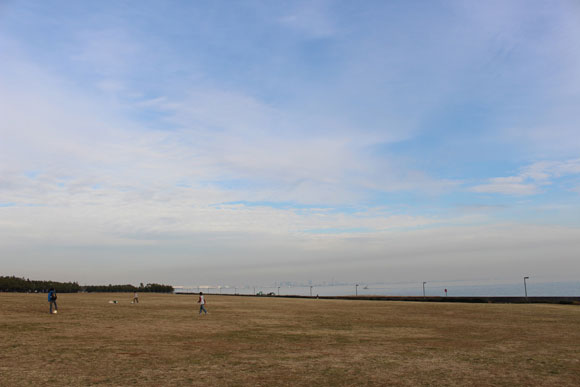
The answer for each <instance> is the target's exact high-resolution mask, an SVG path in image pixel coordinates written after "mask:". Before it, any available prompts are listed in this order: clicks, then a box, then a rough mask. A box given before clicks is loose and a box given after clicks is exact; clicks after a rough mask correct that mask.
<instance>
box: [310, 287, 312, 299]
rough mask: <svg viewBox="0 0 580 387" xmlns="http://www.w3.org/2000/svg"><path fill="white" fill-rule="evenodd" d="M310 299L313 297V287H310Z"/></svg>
mask: <svg viewBox="0 0 580 387" xmlns="http://www.w3.org/2000/svg"><path fill="white" fill-rule="evenodd" d="M310 297H312V285H310Z"/></svg>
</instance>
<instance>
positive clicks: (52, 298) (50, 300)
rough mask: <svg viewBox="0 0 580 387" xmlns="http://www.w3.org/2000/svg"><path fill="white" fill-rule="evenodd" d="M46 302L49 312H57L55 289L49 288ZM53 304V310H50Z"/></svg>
mask: <svg viewBox="0 0 580 387" xmlns="http://www.w3.org/2000/svg"><path fill="white" fill-rule="evenodd" d="M48 303H49V304H50V314H53V313H57V311H58V306H57V305H56V290H54V288H50V290H49V291H48ZM53 306H54V311H53V310H52V309H53Z"/></svg>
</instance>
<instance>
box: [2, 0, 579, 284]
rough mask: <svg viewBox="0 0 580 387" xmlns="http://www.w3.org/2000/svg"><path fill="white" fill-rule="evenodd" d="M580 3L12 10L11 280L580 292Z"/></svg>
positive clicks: (8, 125)
mask: <svg viewBox="0 0 580 387" xmlns="http://www.w3.org/2000/svg"><path fill="white" fill-rule="evenodd" d="M578 106H580V3H578V2H577V1H573V0H571V1H565V0H562V1H556V2H546V1H534V0H531V1H516V0H514V1H509V2H508V1H485V2H481V1H419V0H418V1H394V0H393V1H389V0H382V1H370V0H369V1H364V2H354V1H238V2H232V1H211V2H209V1H139V2H129V1H112V0H110V1H106V0H105V1H99V2H70V1H51V2H46V1H26V2H21V1H11V0H0V264H1V265H0V275H16V276H22V277H29V278H31V279H52V280H58V281H78V282H80V283H85V284H89V283H90V284H97V283H105V284H106V283H133V284H138V283H140V282H144V283H147V282H159V283H168V284H173V285H199V284H220V285H231V286H234V285H237V286H243V285H249V284H269V283H273V282H275V281H277V282H280V281H295V282H301V281H313V282H315V283H316V282H322V281H327V282H329V281H332V280H334V281H342V282H361V283H371V282H387V283H388V282H394V281H409V282H413V281H417V282H421V281H458V280H462V281H474V282H476V281H489V280H494V281H506V282H517V281H521V278H522V277H523V276H524V275H527V276H530V277H531V279H532V280H535V281H538V282H550V281H572V280H577V279H578V276H579V274H580V259H579V258H580V256H579V253H580V109H579V108H578Z"/></svg>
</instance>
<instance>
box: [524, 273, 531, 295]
mask: <svg viewBox="0 0 580 387" xmlns="http://www.w3.org/2000/svg"><path fill="white" fill-rule="evenodd" d="M527 279H530V277H524V292H525V294H526V300H527V299H528V287H527V285H526V280H527Z"/></svg>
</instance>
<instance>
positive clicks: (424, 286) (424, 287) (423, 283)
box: [423, 281, 427, 297]
mask: <svg viewBox="0 0 580 387" xmlns="http://www.w3.org/2000/svg"><path fill="white" fill-rule="evenodd" d="M426 283H427V282H424V281H423V297H425V284H426Z"/></svg>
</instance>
